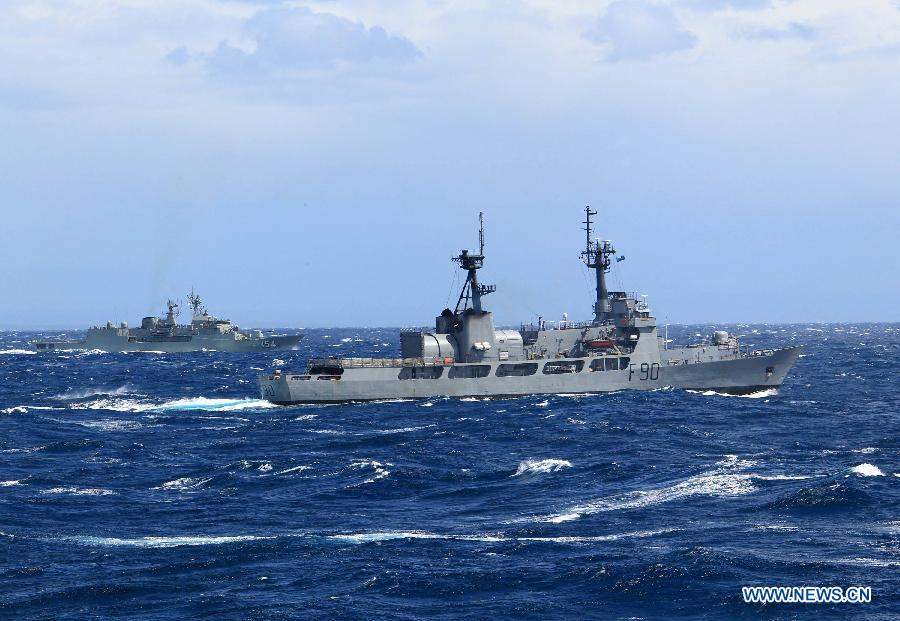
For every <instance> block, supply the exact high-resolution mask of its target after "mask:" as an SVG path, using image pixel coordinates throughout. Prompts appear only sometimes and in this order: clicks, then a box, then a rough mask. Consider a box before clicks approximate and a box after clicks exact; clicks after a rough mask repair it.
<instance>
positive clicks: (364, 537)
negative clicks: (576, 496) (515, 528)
mask: <svg viewBox="0 0 900 621" xmlns="http://www.w3.org/2000/svg"><path fill="white" fill-rule="evenodd" d="M677 530H679V529H676V528H664V529H658V530H644V531H634V532H628V533H617V534H610V535H594V536H583V537H579V536H560V537H516V536H508V535H503V534H495V533H477V534H449V533H448V534H440V533H431V532H428V531H421V530H406V531H403V530H401V531H381V532H368V533H347V534H335V535H328V537H327V538H328V539H330V540H332V541H345V542H347V543H354V544H364V543H381V542H383V541H396V540H402V539H426V540H429V539H431V540H433V539H440V540H445V541H472V542H479V543H505V542H514V543H515V542H528V543H563V544H573V543H602V542H608V541H618V540H620V539H627V538H642V537H655V536H657V535H662V534H666V533H670V532H674V531H677Z"/></svg>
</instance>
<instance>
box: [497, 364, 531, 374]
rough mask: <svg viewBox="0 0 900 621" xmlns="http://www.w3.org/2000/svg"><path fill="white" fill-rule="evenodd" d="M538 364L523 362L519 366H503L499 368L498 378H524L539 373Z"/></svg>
mask: <svg viewBox="0 0 900 621" xmlns="http://www.w3.org/2000/svg"><path fill="white" fill-rule="evenodd" d="M537 368H538V365H537V363H536V362H522V363H519V364H501V365H500V366H498V367H497V377H523V376H525V375H534V374H535V373H537Z"/></svg>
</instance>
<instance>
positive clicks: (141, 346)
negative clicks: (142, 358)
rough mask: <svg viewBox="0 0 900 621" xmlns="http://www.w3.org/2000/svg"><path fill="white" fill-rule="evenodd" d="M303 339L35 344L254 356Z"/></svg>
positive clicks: (120, 339)
mask: <svg viewBox="0 0 900 621" xmlns="http://www.w3.org/2000/svg"><path fill="white" fill-rule="evenodd" d="M302 339H303V336H302V335H297V336H269V337H265V338H262V339H256V338H253V339H240V340H236V339H235V340H230V339H226V338H222V337H216V338H207V337H203V336H194V337H191V338H190V340H178V341H164V340H159V341H138V342H133V341H129V340H128V339H127V338H124V337H112V338H107V339H95V340H85V341H44V342H39V343H35V346H36V347H37V349H38V351H57V350H62V351H69V350H87V351H93V350H99V351H104V352H109V353H129V352H165V353H189V352H198V351H220V352H228V353H253V352H267V351H286V350H290V349H293V348H294V347H296V346H297V345H298V344H299V343H300V341H301V340H302Z"/></svg>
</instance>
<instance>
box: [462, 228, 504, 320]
mask: <svg viewBox="0 0 900 621" xmlns="http://www.w3.org/2000/svg"><path fill="white" fill-rule="evenodd" d="M478 225H479V226H478V254H469V251H468V250H461V251H460V253H459V255H457V256H455V257H453V258H452V259H451V261H454V262H456V263H459V267H460V268H461V269H464V270H466V272H467V276H466V282H465V284H464V285H463V288H462V291H461V292H460V294H459V299H458V300H457V301H456V310H455V312H454V314H458V313H460V312H461V311H465V310H466V309H467V308H469V302H470V301H471V302H472V309H473V310H475V311H476V312H479V313H480V312H482V310H481V297H482V296H484V295H487V294H489V293H493V292H494V291H496V290H497V286H496V285H483V284H481V283H479V282H478V270H480V269H481V268H482V267H483V266H484V213H483V212H478Z"/></svg>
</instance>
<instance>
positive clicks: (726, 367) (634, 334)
mask: <svg viewBox="0 0 900 621" xmlns="http://www.w3.org/2000/svg"><path fill="white" fill-rule="evenodd" d="M595 215H596V212H595V211H593V210H592V209H590V207H587V208H585V216H586V218H585V222H584V225H585V227H584V229H585V233H586V245H585V249H584V251H583V252H582V253H581V258H582V260H583V261H584V263H585V265H587V267H588V268H590V269H591V270H592V271H593V273H594V276H595V279H596V300H595V303H594V307H593V311H594V317H593V319H592V320H590V321H584V322H573V321H569V320H568V318H565V319H564V320H563V321H560V322H548V321H545V320H544V319H542V318H539V319H538V321H537V323H532V324H529V325H522V326H521V328H520V329H519V330H504V329H500V330H498V329H497V328H496V327H495V325H494V318H493V314H492V313H491V312H490V311H488V310H485V309H484V307H483V298H484V297H485V296H486V295H488V294H491V293H494V292H495V291H496V287H495V286H493V285H485V284H482V283H481V282H480V281H479V278H478V272H479V270H481V269H482V268H483V267H484V261H485V254H484V221H483V218H482V217H480V218H479V219H480V228H479V248H478V251H477V253H473V252H470V251H469V250H462V251H461V252H460V253H459V255H457V256H455V257H453V259H452V260H453V261H454V262H456V263H458V264H459V267H460V268H461V269H462V270H464V271H465V272H466V281H465V283H464V284H463V287H462V290H461V291H460V294H459V298H458V300H457V304H456V307H455V309H453V310H451V309H449V308H447V309H445V310H444V311H443V312H441V314H440V315H439V316H438V317H437V318H436V319H435V327H434V329H433V330H431V329H407V330H402V331H401V333H400V346H401V347H400V348H401V357H400V358H325V359H312V360H310V361H309V363H308V365H307V369H306V370H305V371H303V372H288V371H281V370H277V371H276V372H274V373H272V374H265V375H260V376H259V386H260V392H261V394H262V397H263V398H264V399H268V400H269V401H272V402H274V403H281V404H289V403H314V402H344V401H365V400H377V399H398V398H399V399H402V398H419V397H435V396H451V397H492V396H513V395H527V394H540V393H561V394H565V393H599V392H609V391H616V390H627V389H637V390H653V389H658V388H662V387H667V386H668V387H672V388H685V389H696V390H715V391H719V392H726V393H734V394H741V393H752V392H756V391H760V390H764V389H768V388H777V387H778V386H780V385H781V384H782V382H783V381H784V378H785V376H786V375H787V373H788V371H789V370H790V368H791V366H792V365H793V364H794V362H795V361H796V359H797V357H798V356H799V355H800V353H801V351H802V348H801V347H789V348H784V349H778V350H763V351H748V350H746V349H744V348H742V347H741V346H740V345H739V343H738V340H737V338H736V337H734V336H732V335H730V334H728V333H727V332H724V331H718V332H715V333H714V334H713V335H712V338H711V339H710V340H709V341H707V342H704V343H701V344H696V345H691V346H687V347H673V348H670V347H668V343H667V342H666V341H665V339H661V338H659V337H658V335H657V323H656V319H655V318H654V317H653V316H652V315H651V311H650V309H649V307H648V306H647V304H646V302H645V301H643V300H638V299H637V296H635V295H634V294H631V293H627V292H623V291H609V290H608V288H607V282H606V275H607V274H608V273H609V271H610V268H611V265H612V261H613V259H614V258H615V254H616V253H615V249H614V247H613V244H612V242H611V241H606V240H596V239H593V238H592V235H593V220H592V218H593V217H594V216H595Z"/></svg>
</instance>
